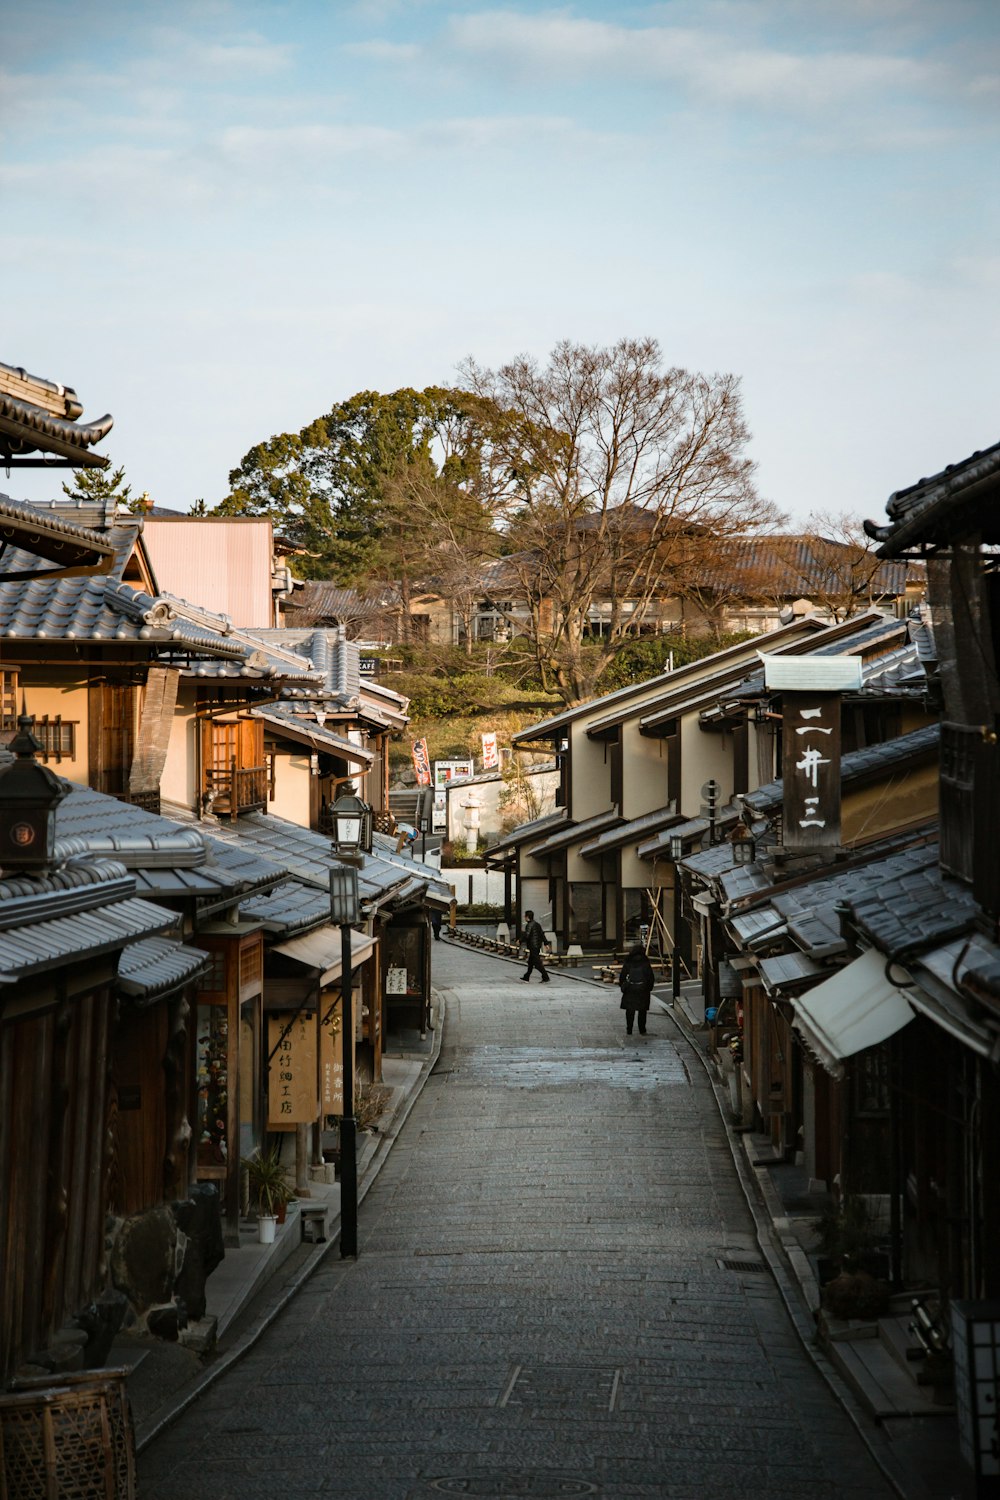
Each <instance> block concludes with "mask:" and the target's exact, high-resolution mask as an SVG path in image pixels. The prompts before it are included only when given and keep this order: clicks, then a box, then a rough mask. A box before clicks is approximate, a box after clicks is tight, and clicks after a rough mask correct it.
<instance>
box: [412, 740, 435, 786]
mask: <svg viewBox="0 0 1000 1500" xmlns="http://www.w3.org/2000/svg"><path fill="white" fill-rule="evenodd" d="M410 753H411V755H412V756H413V769H414V771H416V773H417V786H430V784H431V762H430V756H429V755H428V754H427V741H426V740H414V741H413V748H412V750H411V752H410Z"/></svg>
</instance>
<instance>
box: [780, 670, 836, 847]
mask: <svg viewBox="0 0 1000 1500" xmlns="http://www.w3.org/2000/svg"><path fill="white" fill-rule="evenodd" d="M781 732H782V766H781V776H782V782H783V785H784V807H783V813H782V821H783V829H782V842H783V843H784V845H785V847H786V848H788V849H817V848H830V847H831V846H832V847H836V846H837V845H838V844H839V843H840V694H839V693H795V692H793V693H787V692H786V693H785V694H784V695H783V698H782V724H781Z"/></svg>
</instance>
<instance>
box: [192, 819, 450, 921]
mask: <svg viewBox="0 0 1000 1500" xmlns="http://www.w3.org/2000/svg"><path fill="white" fill-rule="evenodd" d="M212 836H213V838H215V839H218V840H220V841H222V842H225V843H234V844H242V845H243V846H244V847H247V846H249V847H251V848H252V849H253V850H254V851H255V852H256V853H258V854H260V855H263V856H264V858H265V859H266V860H268V861H269V863H271V864H273V865H277V866H279V867H280V868H281V869H283V870H285V871H286V872H287V873H288V874H289V875H291V876H293V877H294V879H295V880H297V881H299V882H300V883H301V884H303V885H308V886H315V887H317V888H318V889H320V890H323V891H326V890H328V889H329V880H330V877H329V871H330V866H331V864H332V863H333V855H332V853H331V849H330V840H329V838H327V837H326V836H325V835H324V834H322V833H316V832H314V831H313V829H311V828H302V827H300V826H299V824H297V823H290V822H289V821H288V820H287V819H286V818H279V817H276V816H275V815H274V814H273V813H266V814H265V813H245V814H244V815H243V816H242V817H240V818H237V819H236V820H235V821H234V822H232V823H226V824H219V825H218V826H217V827H215V826H213V828H212ZM394 847H395V846H394V844H393V842H392V841H391V840H386V841H385V844H384V845H383V843H382V841H381V840H380V838H379V836H378V835H376V836H375V838H374V839H373V841H372V853H371V854H366V855H365V856H364V863H363V865H362V868H361V871H360V873H359V877H358V885H359V888H360V891H361V896H362V899H363V900H365V901H371V902H383V901H385V900H388V899H398V897H399V894H400V892H401V890H402V888H403V887H404V886H405V885H406V883H407V881H408V880H411V879H413V877H414V876H418V877H419V879H420V880H421V881H423V882H426V883H427V884H428V886H429V888H431V889H436V890H438V891H439V893H440V895H441V898H442V899H446V900H449V901H450V899H451V892H450V890H449V888H448V887H447V885H445V883H444V882H443V881H442V879H441V876H440V872H439V871H438V870H437V869H435V868H433V867H431V866H429V865H422V864H420V863H418V861H416V860H413V859H403V858H402V857H397V856H395V855H394V854H391V853H389V852H388V851H389V850H390V849H393V848H394Z"/></svg>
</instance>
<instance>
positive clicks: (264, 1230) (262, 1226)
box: [257, 1214, 278, 1245]
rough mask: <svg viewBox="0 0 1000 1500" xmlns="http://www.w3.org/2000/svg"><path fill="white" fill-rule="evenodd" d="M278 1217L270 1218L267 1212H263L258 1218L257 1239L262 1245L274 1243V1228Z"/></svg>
mask: <svg viewBox="0 0 1000 1500" xmlns="http://www.w3.org/2000/svg"><path fill="white" fill-rule="evenodd" d="M277 1222H278V1221H277V1219H274V1218H270V1217H269V1216H268V1215H267V1214H261V1215H260V1217H259V1218H258V1220H257V1240H258V1242H259V1243H260V1244H261V1245H273V1244H274V1230H275V1226H276V1224H277Z"/></svg>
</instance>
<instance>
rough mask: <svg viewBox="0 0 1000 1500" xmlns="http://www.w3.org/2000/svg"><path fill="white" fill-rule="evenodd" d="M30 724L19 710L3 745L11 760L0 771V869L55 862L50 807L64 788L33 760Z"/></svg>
mask: <svg viewBox="0 0 1000 1500" xmlns="http://www.w3.org/2000/svg"><path fill="white" fill-rule="evenodd" d="M34 722H35V721H34V719H33V718H32V717H31V715H30V714H28V713H26V712H24V711H23V710H22V712H21V714H20V716H19V718H18V721H17V734H16V735H15V736H14V738H13V739H12V740H11V742H10V745H9V746H8V748H9V749H10V750H12V751H13V752H14V754H15V756H16V757H17V759H16V760H15V761H14V762H13V763H12V764H11V765H9V766H7V767H6V768H5V769H4V770H3V771H0V869H4V870H33V871H36V872H38V873H41V872H42V871H43V870H48V869H50V868H51V867H52V865H53V863H54V862H55V845H56V832H55V810H56V807H57V805H58V804H59V803H60V802H61V801H62V800H63V798H64V797H65V796H66V791H67V789H66V787H65V786H64V784H63V783H62V781H60V779H59V777H58V776H56V775H54V774H53V772H52V771H50V770H49V768H48V766H43V765H41V764H40V762H39V761H37V760H36V759H35V755H36V752H37V751H39V750H41V748H42V746H41V741H40V740H38V739H37V738H36V736H35V735H34V734H33V733H32V726H33V725H34Z"/></svg>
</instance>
